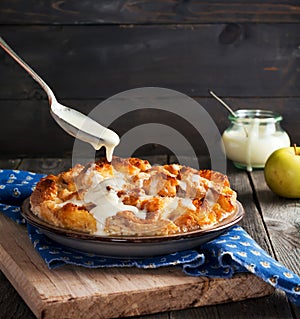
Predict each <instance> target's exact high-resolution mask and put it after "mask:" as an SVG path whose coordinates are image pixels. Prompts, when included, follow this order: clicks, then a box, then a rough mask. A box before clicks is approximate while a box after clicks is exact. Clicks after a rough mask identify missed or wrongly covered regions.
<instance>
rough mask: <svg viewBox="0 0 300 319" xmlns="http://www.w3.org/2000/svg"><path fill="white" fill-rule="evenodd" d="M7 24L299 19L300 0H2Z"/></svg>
mask: <svg viewBox="0 0 300 319" xmlns="http://www.w3.org/2000/svg"><path fill="white" fill-rule="evenodd" d="M0 12H1V14H0V20H1V22H2V23H4V24H21V25H27V24H107V23H135V24H138V23H191V22H192V23H218V22H227V21H234V22H263V23H266V22H279V23H282V22H299V19H300V7H299V3H298V2H297V1H295V0H294V1H292V0H288V1H287V0H286V1H280V2H274V1H271V0H267V1H264V2H263V3H262V2H261V1H251V3H249V1H238V2H236V1H220V0H219V1H209V2H208V1H206V2H203V1H183V2H179V3H178V2H172V1H167V0H160V1H150V0H148V1H128V0H127V1H120V0H117V1H113V2H112V1H109V0H104V1H103V0H102V1H101V2H99V3H97V4H95V2H94V1H84V2H82V1H64V2H57V1H54V0H52V1H47V2H42V3H37V2H36V1H34V0H30V1H26V3H24V2H22V1H20V0H19V1H16V0H15V1H10V0H2V1H1V5H0Z"/></svg>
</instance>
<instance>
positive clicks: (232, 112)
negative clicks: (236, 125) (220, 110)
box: [208, 90, 248, 137]
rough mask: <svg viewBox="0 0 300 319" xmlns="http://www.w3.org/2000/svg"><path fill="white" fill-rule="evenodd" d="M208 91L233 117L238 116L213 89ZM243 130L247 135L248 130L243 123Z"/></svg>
mask: <svg viewBox="0 0 300 319" xmlns="http://www.w3.org/2000/svg"><path fill="white" fill-rule="evenodd" d="M208 92H209V94H210V95H211V96H213V97H214V98H215V99H216V100H217V101H219V102H220V103H221V104H222V105H223V106H224V107H225V108H226V109H227V110H228V111H229V113H230V114H231V115H232V116H233V117H235V118H238V115H237V114H236V113H235V112H234V111H233V109H232V108H231V107H230V106H229V105H228V104H226V103H225V102H224V101H223V100H222V99H221V98H219V97H218V96H217V95H216V94H215V93H214V92H213V91H211V90H209V91H208ZM243 130H244V132H245V134H246V137H248V131H247V129H246V127H245V126H244V125H243Z"/></svg>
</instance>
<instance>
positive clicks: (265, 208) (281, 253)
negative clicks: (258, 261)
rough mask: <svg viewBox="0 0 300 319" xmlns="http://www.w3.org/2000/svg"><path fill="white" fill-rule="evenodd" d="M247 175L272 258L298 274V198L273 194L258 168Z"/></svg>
mask: <svg viewBox="0 0 300 319" xmlns="http://www.w3.org/2000/svg"><path fill="white" fill-rule="evenodd" d="M251 177H252V179H253V184H254V187H255V189H256V196H257V199H258V201H259V205H260V208H261V213H262V216H263V218H264V222H265V224H266V227H267V230H268V233H269V236H270V239H271V241H272V246H273V249H274V252H275V255H276V258H277V259H278V260H279V261H280V262H282V263H283V264H284V265H285V266H286V267H288V268H289V269H291V270H292V271H294V272H295V273H297V274H298V275H300V268H299V265H300V232H299V225H300V214H299V213H300V200H297V199H295V200H293V199H284V198H281V197H279V196H277V195H275V194H274V193H273V192H272V191H271V190H270V189H269V188H268V186H267V184H266V182H265V178H264V174H263V171H262V170H259V171H254V172H252V173H251Z"/></svg>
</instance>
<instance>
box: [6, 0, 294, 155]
mask: <svg viewBox="0 0 300 319" xmlns="http://www.w3.org/2000/svg"><path fill="white" fill-rule="evenodd" d="M0 35H1V36H2V37H3V38H4V39H5V40H6V41H7V42H8V43H9V44H10V45H11V46H12V47H13V48H14V49H15V51H16V52H18V53H19V54H20V56H22V57H23V58H24V60H25V61H27V62H28V64H29V65H31V66H32V67H33V69H35V70H36V71H37V72H38V73H39V74H40V76H41V77H42V78H44V80H45V81H46V82H47V83H48V84H49V85H50V87H52V89H53V91H54V92H55V94H56V96H57V99H58V100H59V101H60V102H61V103H63V104H66V105H70V106H72V107H73V108H76V109H78V110H80V111H82V112H84V113H89V112H90V111H91V110H92V109H93V108H94V107H95V106H96V105H97V104H98V103H100V102H101V101H103V100H105V99H106V98H108V97H110V96H112V95H114V94H117V93H119V92H122V91H124V90H128V89H132V88H136V87H144V86H158V87H165V88H170V89H174V90H178V91H179V92H182V93H185V94H187V95H189V96H191V97H192V98H195V99H196V100H197V101H199V102H200V103H201V105H202V106H203V107H205V108H206V110H207V111H208V112H209V113H210V115H211V117H212V118H213V119H214V121H215V122H216V124H217V126H218V128H219V129H220V131H221V132H222V131H223V130H224V129H225V128H226V126H227V125H228V124H229V122H228V120H227V115H228V114H227V112H226V111H225V110H224V109H223V108H222V107H221V106H220V104H218V102H217V101H215V100H214V99H212V98H211V97H210V96H209V94H208V89H212V90H214V91H215V92H216V93H217V94H219V95H220V96H222V97H223V98H224V100H226V101H227V102H228V103H229V104H230V105H232V107H233V108H235V109H238V108H264V109H272V110H274V111H277V112H279V113H281V114H282V115H283V117H284V121H283V123H282V126H283V127H284V128H285V129H286V130H287V131H288V133H289V134H290V136H291V139H292V141H293V142H296V143H297V142H298V143H300V129H299V126H300V94H299V93H300V3H299V0H293V1H292V0H286V1H268V0H267V1H225V0H224V1H206V2H203V1H169V0H157V1H150V0H149V1H110V0H106V1H88V0H87V1H71V0H66V1H54V0H53V1H34V0H31V1H21V0H1V1H0ZM0 118H1V126H0V149H1V157H3V158H5V157H23V156H30V157H34V156H69V155H70V153H71V151H72V146H73V141H74V140H73V138H72V137H70V136H68V135H67V134H65V133H63V131H61V129H60V128H59V127H58V126H57V124H56V123H55V122H54V120H53V119H52V117H51V115H50V113H49V106H48V101H47V97H46V95H45V93H44V92H43V90H42V89H41V88H40V87H39V85H38V84H37V83H36V82H35V81H33V80H32V78H31V77H30V76H29V75H28V74H27V73H26V72H25V71H23V69H21V67H20V66H19V65H17V64H16V63H15V62H14V61H13V60H12V59H11V58H10V57H9V56H8V55H7V54H6V53H5V52H4V51H2V50H0ZM135 120H137V121H139V120H140V119H138V116H137V118H136V119H135V118H134V117H133V118H128V119H126V118H125V119H124V120H123V121H121V122H118V126H117V127H114V129H115V130H116V131H117V132H118V133H120V134H121V133H122V132H125V131H126V128H127V127H132V126H134V124H133V123H134V121H135ZM147 121H151V115H149V114H145V122H147ZM192 134H193V133H192V132H191V136H190V138H191V139H192V138H193V136H192ZM202 149H203V152H204V151H205V148H202V147H201V146H200V147H199V148H198V150H197V152H198V153H199V154H201V152H202ZM162 151H163V150H162V149H161V148H160V147H159V146H158V145H148V146H146V147H145V148H144V149H143V152H151V153H160V152H162Z"/></svg>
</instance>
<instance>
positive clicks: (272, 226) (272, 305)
mask: <svg viewBox="0 0 300 319" xmlns="http://www.w3.org/2000/svg"><path fill="white" fill-rule="evenodd" d="M147 159H149V160H150V162H151V163H166V162H172V161H173V159H172V157H171V158H169V157H167V156H159V157H152V158H151V157H149V156H148V157H147ZM206 164H207V160H203V166H202V167H205V166H206V167H207V165H206ZM70 166H71V159H22V160H20V159H11V160H0V168H14V169H16V168H18V169H22V170H30V171H34V172H38V173H40V172H42V173H58V172H60V171H62V170H65V169H67V168H69V167H70ZM227 174H228V176H229V179H230V182H231V185H232V188H233V189H235V190H236V191H237V193H238V198H239V200H240V202H242V204H243V206H244V208H245V211H246V216H245V218H244V219H243V221H242V223H241V225H242V226H243V227H244V228H245V229H246V230H247V232H248V233H249V234H250V235H251V236H252V237H253V238H254V239H255V240H256V241H257V242H258V243H259V244H260V245H261V247H263V248H264V249H265V250H267V251H268V252H269V253H270V254H271V255H272V256H273V257H274V258H275V259H277V260H278V261H279V262H281V263H283V264H284V265H285V266H287V267H288V268H289V269H291V270H292V271H294V272H295V273H297V274H298V275H300V267H299V265H300V228H299V225H300V200H287V199H282V198H279V197H278V196H276V195H274V194H273V193H272V192H271V191H270V190H269V189H268V187H267V185H266V183H265V180H264V176H263V171H262V170H257V171H254V172H252V173H247V172H245V171H240V170H237V169H235V168H234V167H232V166H231V165H229V166H228V172H227ZM0 291H1V293H0V318H6V319H10V318H11V319H12V318H13V319H18V318H22V319H31V318H35V316H34V314H33V313H32V312H31V310H30V309H29V307H28V306H27V305H26V303H25V302H24V301H23V300H22V298H21V297H20V296H19V295H18V293H17V292H16V290H15V289H14V287H13V286H12V285H11V284H10V282H9V281H8V280H7V279H6V277H5V276H4V275H3V274H2V273H0ZM87 318H89V317H88V314H87ZM134 318H147V319H150V318H152V319H154V318H155V319H167V318H172V319H181V318H197V319H198V318H209V319H217V318H222V319H226V318H228V319H229V318H230V319H231V318H243V319H247V318H256V319H258V318H272V319H276V318H278V319H282V318H298V319H300V307H296V306H294V305H293V304H290V303H289V302H288V300H287V298H286V297H285V294H284V293H283V292H281V291H275V293H273V294H272V295H270V296H268V297H262V298H257V299H249V300H245V301H239V302H234V303H227V304H220V305H214V306H205V307H199V308H191V309H186V310H177V311H170V312H165V313H158V314H152V315H146V316H140V317H134Z"/></svg>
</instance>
